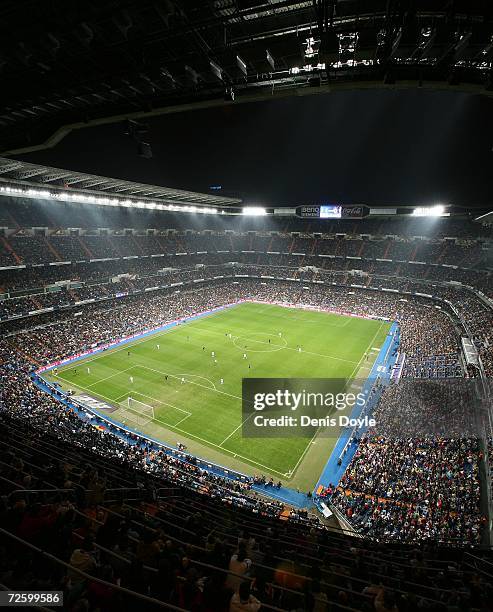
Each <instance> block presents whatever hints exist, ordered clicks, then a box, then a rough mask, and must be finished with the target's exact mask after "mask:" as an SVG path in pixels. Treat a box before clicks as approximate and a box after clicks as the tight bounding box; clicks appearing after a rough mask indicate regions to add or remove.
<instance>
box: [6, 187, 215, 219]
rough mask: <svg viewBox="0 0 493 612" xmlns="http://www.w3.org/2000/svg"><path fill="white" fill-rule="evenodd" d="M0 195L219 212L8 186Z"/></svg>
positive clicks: (146, 201)
mask: <svg viewBox="0 0 493 612" xmlns="http://www.w3.org/2000/svg"><path fill="white" fill-rule="evenodd" d="M0 195H7V196H9V195H10V196H17V197H27V198H39V199H43V200H55V201H57V200H58V201H63V202H77V203H81V204H97V205H99V206H125V207H127V208H147V209H152V210H167V211H172V212H188V213H201V214H206V215H217V214H218V213H219V210H218V209H217V208H212V207H209V206H194V205H188V204H164V203H163V202H159V201H156V200H154V201H153V200H138V199H135V198H118V197H112V196H98V195H96V194H84V193H77V192H70V193H67V192H66V191H61V190H60V191H56V190H52V191H49V190H47V189H33V188H26V189H24V188H19V187H11V186H9V185H2V186H0Z"/></svg>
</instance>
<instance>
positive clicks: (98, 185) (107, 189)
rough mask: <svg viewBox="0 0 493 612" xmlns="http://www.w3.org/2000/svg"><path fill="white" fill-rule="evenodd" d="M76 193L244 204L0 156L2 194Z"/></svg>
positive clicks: (190, 203)
mask: <svg viewBox="0 0 493 612" xmlns="http://www.w3.org/2000/svg"><path fill="white" fill-rule="evenodd" d="M40 194H45V195H40ZM76 194H80V195H85V196H86V197H87V198H89V197H93V198H100V197H105V198H118V199H119V200H127V201H130V200H132V201H133V202H135V201H137V200H138V201H142V202H144V203H147V204H151V203H153V204H155V206H152V208H159V207H160V206H159V205H162V206H165V207H167V206H169V205H176V206H197V207H204V208H214V207H218V206H221V207H222V206H236V205H238V204H240V203H241V200H239V199H236V198H225V197H220V196H215V195H209V194H205V193H197V192H194V191H183V190H181V189H168V188H167V187H160V186H157V185H146V184H144V183H133V182H131V181H123V180H120V179H112V178H107V177H104V176H97V175H95V174H84V173H82V172H72V171H71V170H62V169H60V168H50V167H48V166H39V165H37V164H29V163H27V162H22V161H17V160H13V159H7V158H2V157H0V195H19V196H20V195H22V196H25V197H46V198H49V197H50V195H51V196H54V199H55V198H56V197H58V198H59V199H61V200H68V201H70V200H71V199H73V198H75V196H76ZM101 203H105V202H101ZM115 205H117V202H115ZM198 212H199V211H198Z"/></svg>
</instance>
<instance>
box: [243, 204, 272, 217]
mask: <svg viewBox="0 0 493 612" xmlns="http://www.w3.org/2000/svg"><path fill="white" fill-rule="evenodd" d="M241 214H242V215H248V216H249V217H263V216H265V215H266V214H267V211H266V210H265V208H262V207H261V206H246V207H245V208H243V210H242V211H241Z"/></svg>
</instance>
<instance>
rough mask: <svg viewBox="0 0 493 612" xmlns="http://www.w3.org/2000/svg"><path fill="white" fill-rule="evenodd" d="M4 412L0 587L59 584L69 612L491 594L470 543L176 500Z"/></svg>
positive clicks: (362, 605)
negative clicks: (460, 546) (466, 550)
mask: <svg viewBox="0 0 493 612" xmlns="http://www.w3.org/2000/svg"><path fill="white" fill-rule="evenodd" d="M0 418H1V428H0V457H1V461H2V465H3V466H4V467H3V473H5V479H3V480H1V481H0V492H1V493H2V496H1V497H0V520H1V524H2V528H3V530H4V531H3V532H2V535H1V540H0V546H1V547H2V552H3V553H4V554H2V556H1V557H0V582H1V583H2V585H6V586H7V588H9V589H17V590H22V589H33V590H34V589H43V590H57V591H62V592H63V596H64V608H63V609H66V610H69V611H70V612H97V611H98V612H101V611H102V610H104V611H105V612H106V611H108V612H113V611H114V612H116V611H117V610H118V611H121V612H131V611H132V612H133V611H134V610H143V611H145V612H154V610H157V609H163V604H162V603H160V602H164V603H165V604H169V605H174V606H179V609H181V610H189V611H192V612H241V611H243V612H252V611H259V610H260V611H261V612H266V611H267V610H275V611H277V612H283V611H290V612H292V611H293V610H296V611H297V612H371V611H377V612H386V611H392V612H414V611H415V610H420V609H424V610H429V611H430V612H439V611H441V610H464V611H466V610H471V609H485V610H486V609H487V606H488V602H489V601H490V600H491V595H492V591H491V582H490V581H488V580H487V578H486V577H484V576H482V574H481V572H480V571H479V570H477V569H476V568H474V566H471V564H470V562H469V561H468V560H467V558H466V557H465V556H464V554H463V552H461V551H451V550H441V549H437V548H434V547H432V546H428V547H426V548H425V549H420V550H418V549H417V548H411V547H406V546H403V545H400V546H398V547H396V546H389V545H384V544H378V543H375V542H374V541H365V540H359V539H357V540H355V539H354V538H352V537H345V536H343V535H339V534H338V533H335V532H333V531H330V530H327V529H324V528H321V527H320V525H318V524H314V523H311V522H309V521H305V520H301V521H300V520H279V518H277V516H272V515H271V514H268V513H263V512H259V513H255V512H252V511H251V509H250V508H243V507H241V506H231V505H229V504H225V503H224V502H223V501H221V500H220V499H219V498H217V497H216V498H211V497H208V496H207V495H204V494H203V493H202V492H201V491H200V489H196V490H190V489H187V488H182V489H181V490H180V494H179V495H176V494H174V493H175V491H176V489H174V488H169V487H168V486H167V481H166V480H163V479H162V478H156V476H155V475H154V474H151V473H146V472H144V471H137V470H135V469H133V468H129V466H128V464H127V462H126V460H125V457H124V456H122V457H117V456H111V455H110V456H104V457H102V456H100V455H99V454H98V453H97V449H93V450H91V449H81V448H80V447H79V446H76V445H74V444H73V442H72V440H70V441H69V442H66V441H65V439H64V438H63V437H62V438H60V437H59V436H58V435H57V432H53V431H50V430H47V429H41V430H40V429H37V425H36V426H30V427H27V426H26V422H25V421H22V420H19V419H17V418H16V416H15V414H12V415H7V414H2V416H1V417H0ZM65 431H68V429H67V430H65ZM170 484H173V482H171V483H170ZM23 489H24V490H23ZM32 489H45V491H44V492H43V491H41V492H39V493H36V492H33V491H32ZM32 545H34V546H36V547H37V548H36V549H32V548H29V546H32ZM480 561H481V559H480ZM474 562H476V561H475V560H474ZM158 602H159V603H160V605H158ZM48 607H49V606H48Z"/></svg>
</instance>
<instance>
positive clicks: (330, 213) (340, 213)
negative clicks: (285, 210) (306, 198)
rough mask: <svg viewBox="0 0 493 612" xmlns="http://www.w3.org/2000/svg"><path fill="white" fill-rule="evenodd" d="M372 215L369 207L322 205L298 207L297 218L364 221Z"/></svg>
mask: <svg viewBox="0 0 493 612" xmlns="http://www.w3.org/2000/svg"><path fill="white" fill-rule="evenodd" d="M369 213H370V209H369V208H368V207H367V206H341V205H338V204H320V205H315V206H298V207H297V208H296V216H297V217H300V218H302V219H363V217H366V216H367V215H368V214H369Z"/></svg>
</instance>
